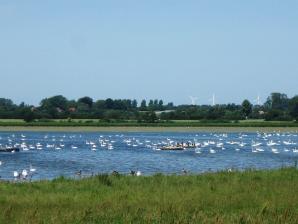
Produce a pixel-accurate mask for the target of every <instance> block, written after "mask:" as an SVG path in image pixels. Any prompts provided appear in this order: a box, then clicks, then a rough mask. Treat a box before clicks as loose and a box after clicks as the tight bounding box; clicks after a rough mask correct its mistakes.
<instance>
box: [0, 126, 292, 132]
mask: <svg viewBox="0 0 298 224" xmlns="http://www.w3.org/2000/svg"><path fill="white" fill-rule="evenodd" d="M0 131H3V132H6V131H7V132H21V131H32V132H257V131H259V132H298V127H83V126H81V127H58V126H56V127H52V126H48V127H47V126H42V127H33V126H30V127H26V126H5V127H4V126H2V127H0Z"/></svg>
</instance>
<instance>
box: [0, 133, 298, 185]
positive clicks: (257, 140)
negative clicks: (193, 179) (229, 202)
mask: <svg viewBox="0 0 298 224" xmlns="http://www.w3.org/2000/svg"><path fill="white" fill-rule="evenodd" d="M182 141H183V142H186V141H191V142H195V143H196V145H197V148H196V149H187V150H183V151H161V150H159V149H160V147H161V146H163V145H167V144H175V143H176V142H182ZM0 146H2V147H6V146H17V147H19V148H20V149H21V150H20V152H15V153H0V161H1V162H0V164H1V165H0V176H1V178H2V179H13V178H14V177H13V172H14V171H18V172H22V170H24V169H26V170H27V171H28V172H30V171H29V170H30V167H31V168H34V169H36V171H34V172H31V174H32V179H35V180H36V179H52V178H55V177H57V176H60V175H63V176H68V177H74V175H75V172H77V171H78V170H82V174H83V175H91V174H92V173H110V172H112V171H113V170H116V171H118V172H120V173H124V174H125V173H129V172H130V170H140V171H141V172H142V173H143V174H144V175H151V174H154V173H158V172H161V173H166V174H172V173H177V174H180V173H181V170H182V169H183V168H184V169H186V170H188V171H190V172H193V173H201V172H206V171H218V170H224V169H230V168H235V169H246V168H256V169H271V168H278V167H282V166H291V165H293V164H294V163H295V161H296V160H298V133H207V132H201V133H141V132H139V133H100V132H96V133H95V132H94V133H86V132H84V133H70V132H68V133H67V132H65V133H62V132H50V133H46V132H0Z"/></svg>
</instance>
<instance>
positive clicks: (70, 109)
mask: <svg viewBox="0 0 298 224" xmlns="http://www.w3.org/2000/svg"><path fill="white" fill-rule="evenodd" d="M68 111H69V112H76V111H77V109H76V108H75V107H70V108H68Z"/></svg>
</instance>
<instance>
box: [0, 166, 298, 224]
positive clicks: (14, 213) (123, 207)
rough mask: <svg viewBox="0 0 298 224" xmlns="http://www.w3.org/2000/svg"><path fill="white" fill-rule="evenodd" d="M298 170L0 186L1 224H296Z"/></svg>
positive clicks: (100, 178) (6, 183) (92, 178)
mask: <svg viewBox="0 0 298 224" xmlns="http://www.w3.org/2000/svg"><path fill="white" fill-rule="evenodd" d="M297 186H298V170H296V169H295V168H285V169H280V170H273V171H245V172H231V173H229V172H219V173H209V174H202V175H186V176H163V175H158V174H157V175H154V176H149V177H145V176H142V177H135V176H111V175H99V176H94V177H91V178H86V179H81V180H74V179H65V178H58V179H55V180H52V181H39V182H31V183H8V182H0V209H1V212H0V223H268V224H271V223H298V194H297Z"/></svg>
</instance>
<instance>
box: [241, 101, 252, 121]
mask: <svg viewBox="0 0 298 224" xmlns="http://www.w3.org/2000/svg"><path fill="white" fill-rule="evenodd" d="M242 113H243V115H244V116H245V117H246V118H247V117H249V116H250V115H251V113H252V104H251V103H250V102H249V101H248V100H244V101H243V102H242Z"/></svg>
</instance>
